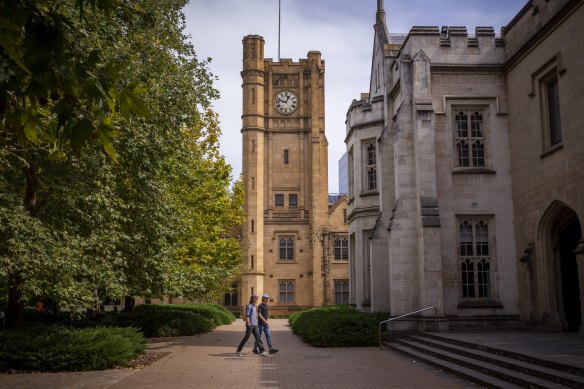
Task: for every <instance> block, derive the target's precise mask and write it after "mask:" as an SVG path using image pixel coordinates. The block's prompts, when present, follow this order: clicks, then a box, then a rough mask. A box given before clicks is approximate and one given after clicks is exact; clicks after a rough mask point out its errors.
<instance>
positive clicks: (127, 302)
mask: <svg viewBox="0 0 584 389" xmlns="http://www.w3.org/2000/svg"><path fill="white" fill-rule="evenodd" d="M135 305H136V299H135V298H134V297H132V296H126V297H124V312H132V311H133V310H134V306H135Z"/></svg>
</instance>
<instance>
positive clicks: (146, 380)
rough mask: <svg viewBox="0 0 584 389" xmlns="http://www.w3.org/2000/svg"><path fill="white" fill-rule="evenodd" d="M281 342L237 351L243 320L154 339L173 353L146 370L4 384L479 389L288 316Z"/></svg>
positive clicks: (12, 378) (3, 379) (275, 325)
mask: <svg viewBox="0 0 584 389" xmlns="http://www.w3.org/2000/svg"><path fill="white" fill-rule="evenodd" d="M270 330H271V333H272V341H273V343H274V347H275V348H277V349H279V350H280V352H278V353H277V354H273V355H270V356H259V355H255V354H253V353H252V352H251V349H252V346H253V337H251V338H250V340H249V341H248V343H247V345H246V346H245V347H244V349H243V352H244V355H243V356H242V357H239V356H237V355H236V354H235V351H236V347H237V345H238V343H239V342H240V340H241V338H242V337H243V335H244V332H245V326H244V324H243V321H242V320H236V321H235V322H234V323H233V324H230V325H225V326H221V327H219V328H217V329H216V330H214V331H213V332H211V333H209V334H204V335H199V336H190V337H178V338H167V339H154V340H152V341H150V342H149V345H148V348H149V350H151V351H153V352H158V353H165V354H166V356H165V357H163V358H161V359H160V360H158V361H156V362H154V363H153V364H152V365H150V366H146V367H145V368H142V369H112V370H104V371H92V372H74V373H36V374H3V375H0V388H10V389H20V388H42V389H45V388H47V389H52V388H84V389H85V388H87V389H94V388H112V389H124V388H145V389H147V388H162V389H182V388H200V389H207V388H208V389H214V388H221V389H223V388H229V389H231V388H237V389H246V388H254V389H255V388H271V389H277V388H280V389H291V388H307V387H310V388H311V389H328V388H331V389H332V388H334V389H344V388H351V389H360V388H404V389H405V388H408V389H415V388H433V389H446V388H448V389H456V388H475V389H476V388H477V386H475V385H474V384H472V383H469V382H466V381H464V380H462V379H459V378H457V377H455V376H452V375H449V374H447V373H445V372H443V371H441V370H437V369H436V368H433V367H430V366H427V365H425V364H422V363H416V361H414V360H412V359H411V358H407V357H405V356H402V355H400V354H397V353H394V352H391V351H388V350H380V349H379V348H377V347H352V348H315V347H312V346H309V345H307V344H305V343H304V342H303V341H302V340H301V339H300V338H299V337H297V336H296V335H294V334H292V331H291V328H290V326H289V325H288V321H287V320H285V319H272V320H270Z"/></svg>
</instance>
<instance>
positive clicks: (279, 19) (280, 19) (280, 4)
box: [278, 0, 282, 62]
mask: <svg viewBox="0 0 584 389" xmlns="http://www.w3.org/2000/svg"><path fill="white" fill-rule="evenodd" d="M281 9H282V0H278V62H279V61H280V24H281V21H282V17H281V11H280V10H281Z"/></svg>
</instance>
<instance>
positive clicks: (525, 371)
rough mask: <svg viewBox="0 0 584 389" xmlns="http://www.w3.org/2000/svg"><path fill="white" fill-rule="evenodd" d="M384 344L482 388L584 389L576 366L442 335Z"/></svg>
mask: <svg viewBox="0 0 584 389" xmlns="http://www.w3.org/2000/svg"><path fill="white" fill-rule="evenodd" d="M384 344H385V345H386V346H387V347H389V348H390V349H392V350H395V351H398V352H400V353H403V354H405V355H407V356H408V357H410V358H412V359H413V360H415V361H416V362H418V361H419V362H425V363H428V364H430V365H433V366H435V367H438V368H440V369H442V370H444V371H447V372H449V373H452V374H455V375H457V376H460V377H462V378H464V379H467V380H469V381H471V382H474V383H477V384H479V385H481V386H482V387H486V388H504V389H508V388H509V389H510V388H533V389H535V388H566V387H571V388H584V369H581V368H579V367H575V366H569V365H564V364H561V363H557V362H553V361H548V360H544V359H540V358H536V357H533V356H528V355H525V354H519V353H515V352H511V351H506V350H501V349H496V348H493V347H488V346H484V345H479V344H475V343H470V342H467V341H462V340H458V339H452V338H448V337H446V336H440V335H436V334H428V333H424V334H418V335H409V336H405V337H401V338H397V339H396V340H394V341H393V342H384Z"/></svg>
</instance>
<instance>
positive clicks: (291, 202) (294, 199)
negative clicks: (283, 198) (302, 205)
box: [288, 194, 298, 208]
mask: <svg viewBox="0 0 584 389" xmlns="http://www.w3.org/2000/svg"><path fill="white" fill-rule="evenodd" d="M288 206H289V207H290V208H298V195H297V194H291V195H288Z"/></svg>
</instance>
